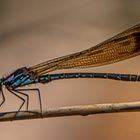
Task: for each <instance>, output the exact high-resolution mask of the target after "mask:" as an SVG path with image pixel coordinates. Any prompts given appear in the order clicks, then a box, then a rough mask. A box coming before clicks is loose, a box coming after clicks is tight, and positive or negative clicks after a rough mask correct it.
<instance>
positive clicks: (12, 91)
mask: <svg viewBox="0 0 140 140" xmlns="http://www.w3.org/2000/svg"><path fill="white" fill-rule="evenodd" d="M7 90H8V91H9V92H11V93H12V94H13V95H15V96H16V97H18V98H19V99H21V100H22V101H23V103H22V104H21V106H20V107H19V109H18V110H17V112H16V113H15V115H14V117H13V120H14V118H16V116H17V114H18V112H19V111H20V110H21V108H22V107H23V105H24V103H25V99H24V98H22V97H20V96H19V95H17V94H16V93H15V91H14V90H11V89H9V88H7Z"/></svg>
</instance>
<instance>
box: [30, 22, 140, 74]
mask: <svg viewBox="0 0 140 140" xmlns="http://www.w3.org/2000/svg"><path fill="white" fill-rule="evenodd" d="M139 54H140V24H138V25H135V26H134V27H131V28H129V29H127V30H126V31H124V32H122V33H120V34H118V35H116V36H114V37H112V38H111V39H109V40H106V41H104V42H103V43H100V44H98V45H96V46H95V47H91V48H89V49H87V50H84V51H81V52H78V53H73V54H70V55H66V56H62V57H59V58H55V59H52V60H49V61H46V62H43V63H41V64H38V65H35V66H33V67H30V68H29V71H31V72H34V73H35V74H36V75H37V76H41V75H44V74H46V73H48V72H50V71H54V70H60V69H70V68H85V67H95V66H101V65H106V64H111V63H115V62H118V61H121V60H124V59H128V58H131V57H134V56H137V55H139Z"/></svg>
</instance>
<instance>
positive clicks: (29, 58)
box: [0, 0, 140, 140]
mask: <svg viewBox="0 0 140 140" xmlns="http://www.w3.org/2000/svg"><path fill="white" fill-rule="evenodd" d="M139 21H140V1H139V0H133V1H132V0H72V1H70V0H52V1H50V0H46V1H45V0H24V1H22V0H1V1H0V67H1V69H0V75H1V76H5V75H8V74H9V73H11V72H13V71H14V70H15V69H17V68H19V67H22V66H27V67H29V66H32V65H35V64H38V63H40V62H43V61H46V60H49V59H52V58H54V57H59V56H62V55H66V54H70V53H73V52H77V51H81V50H84V49H87V48H89V47H92V46H94V45H96V44H98V43H100V42H102V41H104V40H105V39H108V38H110V37H112V36H113V35H115V34H117V33H119V32H121V31H123V30H124V29H126V28H128V27H130V26H133V25H134V24H137V23H139ZM139 63H140V61H139V56H138V57H135V58H132V59H129V60H125V61H122V62H119V63H116V64H112V65H107V66H102V67H98V68H90V69H83V70H65V71H64V70H62V71H60V72H71V71H72V72H73V71H82V72H116V73H136V74H138V73H140V65H139ZM57 72H58V71H57ZM54 73H55V72H54ZM33 87H39V88H40V89H41V93H42V99H43V107H44V108H49V107H58V106H67V105H80V104H82V105H85V104H93V103H109V102H126V101H139V100H140V88H139V83H129V82H118V81H111V80H100V79H72V80H60V81H55V82H52V83H49V84H46V85H33V86H30V87H29V88H33ZM4 92H5V96H6V103H5V105H4V106H3V107H2V108H1V111H9V110H16V109H17V108H18V107H19V105H20V104H21V102H20V101H19V100H18V99H17V98H16V97H14V96H13V95H11V94H10V93H9V92H8V91H6V90H4ZM29 95H30V97H31V99H30V101H31V105H30V108H37V107H38V100H37V95H36V94H34V93H29ZM0 139H1V140H11V139H13V140H25V139H30V140H39V139H41V140H46V139H47V140H93V139H94V140H112V139H113V140H122V139H123V140H131V139H135V140H139V139H140V113H120V114H105V115H102V114H101V115H91V116H86V117H81V116H74V117H61V118H50V119H38V120H28V121H13V122H5V123H0Z"/></svg>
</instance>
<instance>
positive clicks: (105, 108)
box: [0, 102, 140, 122]
mask: <svg viewBox="0 0 140 140" xmlns="http://www.w3.org/2000/svg"><path fill="white" fill-rule="evenodd" d="M136 111H140V102H126V103H108V104H93V105H79V106H68V107H58V108H52V109H46V110H44V111H43V113H42V116H43V118H49V117H62V116H74V115H82V116H86V115H91V114H103V113H120V112H136ZM15 113H16V111H13V112H1V113H0V122H4V121H11V120H12V118H13V116H14V115H15ZM37 118H41V117H40V110H32V111H29V112H27V111H20V112H19V113H18V115H17V116H16V118H15V119H14V121H15V120H27V119H37Z"/></svg>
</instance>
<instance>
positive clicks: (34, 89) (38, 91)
mask: <svg viewBox="0 0 140 140" xmlns="http://www.w3.org/2000/svg"><path fill="white" fill-rule="evenodd" d="M14 91H16V92H18V93H19V91H37V93H38V96H39V106H40V113H41V117H42V101H41V95H40V90H39V89H38V88H33V89H16V90H14ZM20 93H21V92H20ZM22 94H25V93H23V92H22ZM28 99H29V98H28ZM27 102H29V101H28V100H27Z"/></svg>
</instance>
